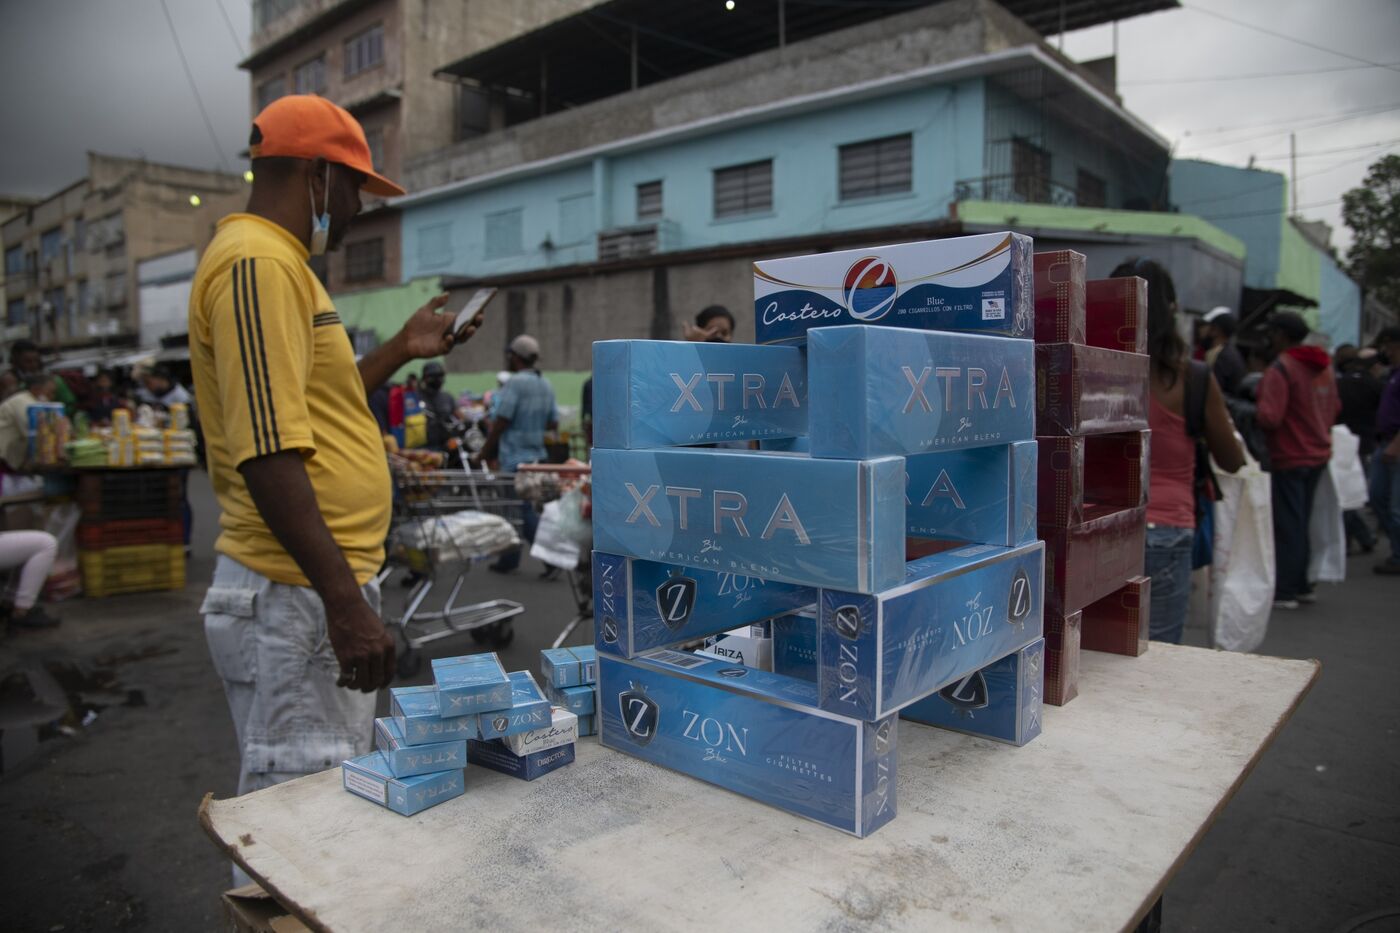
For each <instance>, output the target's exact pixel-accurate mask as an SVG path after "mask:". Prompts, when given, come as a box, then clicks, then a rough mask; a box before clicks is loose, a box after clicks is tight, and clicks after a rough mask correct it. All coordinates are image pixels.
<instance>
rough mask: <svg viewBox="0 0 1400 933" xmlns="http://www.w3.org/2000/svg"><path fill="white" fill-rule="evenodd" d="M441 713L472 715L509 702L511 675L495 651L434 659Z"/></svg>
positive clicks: (439, 711) (504, 705) (498, 707)
mask: <svg viewBox="0 0 1400 933" xmlns="http://www.w3.org/2000/svg"><path fill="white" fill-rule="evenodd" d="M433 683H434V684H435V685H436V686H437V694H438V715H439V716H442V717H444V718H447V717H452V716H469V715H471V714H472V713H479V712H482V711H483V710H496V709H505V708H507V707H509V706H510V702H511V689H510V678H508V677H507V676H506V672H505V668H503V667H501V662H500V660H499V659H497V657H496V653H495V652H494V651H493V652H490V653H488V654H468V655H463V656H461V657H457V658H434V659H433Z"/></svg>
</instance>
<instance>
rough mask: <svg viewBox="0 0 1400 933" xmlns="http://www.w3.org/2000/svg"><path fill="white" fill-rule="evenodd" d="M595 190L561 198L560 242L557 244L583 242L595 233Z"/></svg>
mask: <svg viewBox="0 0 1400 933" xmlns="http://www.w3.org/2000/svg"><path fill="white" fill-rule="evenodd" d="M594 227H595V223H594V216H593V192H591V191H590V192H588V193H586V194H575V195H570V196H569V197H567V198H560V199H559V242H558V243H556V244H555V245H556V246H571V245H573V244H575V243H582V242H584V241H585V240H587V239H588V238H589V237H591V236H592V235H593V228H594Z"/></svg>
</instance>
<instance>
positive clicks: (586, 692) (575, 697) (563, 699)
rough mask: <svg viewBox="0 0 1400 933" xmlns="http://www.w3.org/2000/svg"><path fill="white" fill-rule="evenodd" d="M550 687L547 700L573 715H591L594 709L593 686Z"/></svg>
mask: <svg viewBox="0 0 1400 933" xmlns="http://www.w3.org/2000/svg"><path fill="white" fill-rule="evenodd" d="M595 686H596V684H589V685H587V686H584V687H550V688H549V702H550V703H553V704H554V705H555V706H558V707H562V708H563V709H566V710H568V711H569V712H571V713H573V714H574V715H575V716H591V715H592V714H593V709H594V687H595Z"/></svg>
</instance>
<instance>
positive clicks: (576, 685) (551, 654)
mask: <svg viewBox="0 0 1400 933" xmlns="http://www.w3.org/2000/svg"><path fill="white" fill-rule="evenodd" d="M599 640H600V641H601V635H600V636H599ZM540 671H541V673H543V674H544V680H545V688H544V689H545V693H546V694H547V695H548V696H549V702H550V703H552V704H553V705H554V706H556V707H558V708H560V709H563V710H567V711H568V712H570V713H572V714H573V715H574V716H575V717H577V719H578V722H577V724H576V726H575V728H576V730H577V732H578V734H579V735H581V736H588V735H597V731H596V730H595V729H594V727H593V723H594V719H593V714H594V711H595V706H596V704H595V700H594V694H595V692H596V690H597V683H598V651H597V649H596V648H594V647H593V646H592V645H587V646H583V647H575V648H545V649H544V650H543V651H541V652H540Z"/></svg>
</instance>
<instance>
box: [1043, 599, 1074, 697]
mask: <svg viewBox="0 0 1400 933" xmlns="http://www.w3.org/2000/svg"><path fill="white" fill-rule="evenodd" d="M1082 623H1083V618H1082V614H1081V613H1079V612H1071V613H1070V614H1069V615H1067V616H1052V615H1050V614H1048V613H1047V615H1046V617H1045V702H1046V703H1049V704H1050V705H1051V706H1064V705H1065V704H1066V703H1068V702H1069V701H1070V700H1073V699H1074V698H1075V697H1077V696H1079V648H1080V635H1081V633H1082V632H1083V624H1082Z"/></svg>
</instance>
